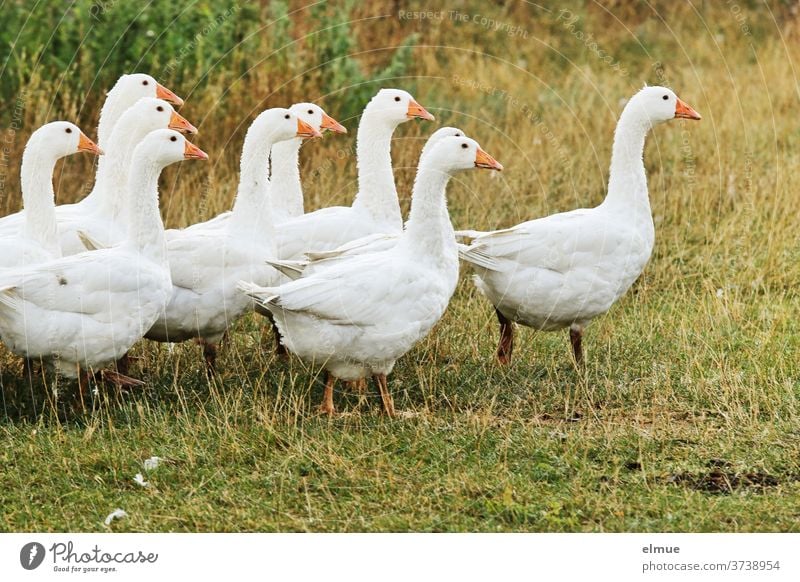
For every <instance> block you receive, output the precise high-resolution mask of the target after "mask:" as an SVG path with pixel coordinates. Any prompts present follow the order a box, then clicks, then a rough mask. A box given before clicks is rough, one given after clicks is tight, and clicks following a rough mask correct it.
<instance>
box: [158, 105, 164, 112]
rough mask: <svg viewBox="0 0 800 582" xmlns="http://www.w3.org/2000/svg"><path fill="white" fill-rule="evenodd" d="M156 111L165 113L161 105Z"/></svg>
mask: <svg viewBox="0 0 800 582" xmlns="http://www.w3.org/2000/svg"><path fill="white" fill-rule="evenodd" d="M156 111H164V108H163V107H162V106H161V105H159V106H158V107H156Z"/></svg>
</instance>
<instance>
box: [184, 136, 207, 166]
mask: <svg viewBox="0 0 800 582" xmlns="http://www.w3.org/2000/svg"><path fill="white" fill-rule="evenodd" d="M183 157H184V158H186V159H187V160H204V161H205V160H208V154H207V153H206V152H204V151H203V150H201V149H200V148H199V147H197V146H196V145H194V144H193V143H192V142H190V141H189V140H188V139H187V140H186V143H185V144H184V146H183Z"/></svg>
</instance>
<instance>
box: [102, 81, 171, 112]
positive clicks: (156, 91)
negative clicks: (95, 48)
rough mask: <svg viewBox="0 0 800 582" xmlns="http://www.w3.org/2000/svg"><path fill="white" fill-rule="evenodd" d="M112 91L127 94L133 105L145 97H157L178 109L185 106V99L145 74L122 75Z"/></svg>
mask: <svg viewBox="0 0 800 582" xmlns="http://www.w3.org/2000/svg"><path fill="white" fill-rule="evenodd" d="M112 91H114V92H119V93H123V94H125V96H126V97H128V98H129V101H130V102H131V103H134V102H136V101H137V100H138V99H141V98H143V97H156V98H158V99H163V100H164V101H166V102H167V103H172V104H173V105H175V106H177V107H180V106H181V105H183V99H181V98H180V97H178V96H177V95H176V94H175V93H173V92H172V91H170V90H169V89H167V88H166V87H164V85H162V84H161V83H159V82H158V81H156V80H155V79H154V78H153V77H151V76H150V75H146V74H145V73H132V74H129V75H122V76H121V77H120V78H119V79H118V80H117V83H116V84H115V85H114V88H113V89H112Z"/></svg>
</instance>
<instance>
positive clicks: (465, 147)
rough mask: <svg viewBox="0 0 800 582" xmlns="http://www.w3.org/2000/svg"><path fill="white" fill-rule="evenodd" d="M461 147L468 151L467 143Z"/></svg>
mask: <svg viewBox="0 0 800 582" xmlns="http://www.w3.org/2000/svg"><path fill="white" fill-rule="evenodd" d="M461 147H462V148H464V149H467V148H468V147H469V146H468V145H467V144H465V143H462V144H461Z"/></svg>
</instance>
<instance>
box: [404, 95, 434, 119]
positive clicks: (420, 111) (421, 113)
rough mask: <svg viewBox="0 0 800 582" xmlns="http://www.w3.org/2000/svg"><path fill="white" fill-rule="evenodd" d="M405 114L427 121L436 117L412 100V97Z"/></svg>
mask: <svg viewBox="0 0 800 582" xmlns="http://www.w3.org/2000/svg"><path fill="white" fill-rule="evenodd" d="M406 115H407V116H408V117H409V118H411V119H413V118H414V117H419V118H420V119H427V120H428V121H433V120H434V119H436V118H435V117H434V116H433V115H431V114H430V113H429V112H428V110H427V109H425V108H424V107H423V106H422V105H420V104H419V103H417V102H416V101H414V100H413V99H412V100H411V102H410V103H409V104H408V111H407V112H406Z"/></svg>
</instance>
